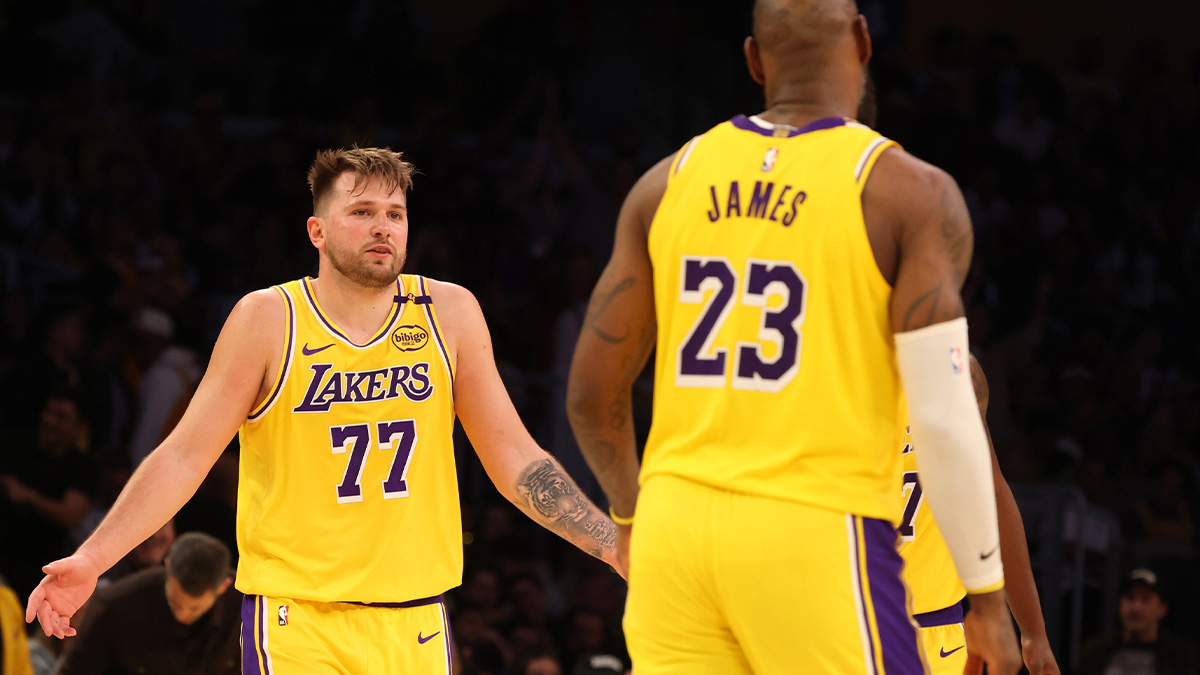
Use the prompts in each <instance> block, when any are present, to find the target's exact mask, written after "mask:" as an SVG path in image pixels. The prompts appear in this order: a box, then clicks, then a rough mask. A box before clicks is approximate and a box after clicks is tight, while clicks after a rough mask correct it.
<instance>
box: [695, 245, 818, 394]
mask: <svg viewBox="0 0 1200 675" xmlns="http://www.w3.org/2000/svg"><path fill="white" fill-rule="evenodd" d="M807 290H808V284H807V283H806V282H805V280H804V277H803V276H802V275H801V274H800V270H799V269H797V268H796V265H795V264H794V263H792V262H791V261H786V260H760V259H754V258H751V259H749V260H747V261H746V267H745V270H744V271H743V274H742V277H741V279H739V278H738V273H737V270H736V269H734V266H733V263H731V262H730V261H729V259H728V258H725V257H724V256H684V258H683V266H682V274H681V278H680V283H679V301H680V302H682V303H686V304H704V308H703V309H702V310H701V312H700V316H699V318H697V319H696V322H695V323H694V324H692V327H691V329H689V330H688V332H687V335H686V336H685V337H684V339H683V342H682V343H681V344H680V345H679V348H678V350H677V352H676V364H677V365H676V370H675V384H676V386H680V387H700V388H719V387H724V386H725V383H726V376H727V374H728V368H729V359H728V352H729V350H728V348H725V347H718V348H714V347H713V343H714V342H715V341H716V338H717V334H718V333H720V332H721V328H722V327H723V326H724V325H725V322H726V321H728V320H729V315H730V313H731V312H732V311H733V307H734V303H735V302H738V303H740V304H742V305H744V306H748V307H758V308H761V310H762V318H761V320H760V323H759V326H758V335H757V336H756V337H757V340H755V341H749V340H738V341H737V343H736V346H735V349H734V356H733V378H732V382H731V386H732V387H733V388H734V389H743V390H749V391H767V392H776V391H780V390H782V389H783V388H784V387H785V386H787V384H788V383H789V382H791V381H792V379H793V378H794V377H795V376H796V373H797V372H798V371H799V369H800V347H801V344H800V343H801V339H802V336H801V334H800V327H801V326H802V325H803V324H804V304H805V299H806V294H807ZM735 296H736V297H735ZM767 343H770V344H772V345H774V347H775V349H774V356H772V357H767V356H766V354H765V350H764V349H763V347H764V346H765V345H766V344H767Z"/></svg>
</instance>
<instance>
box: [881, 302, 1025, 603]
mask: <svg viewBox="0 0 1200 675" xmlns="http://www.w3.org/2000/svg"><path fill="white" fill-rule="evenodd" d="M895 339H896V360H897V362H898V364H899V366H900V376H901V378H902V379H903V381H904V392H905V394H906V395H907V397H908V415H909V423H910V425H911V426H912V437H913V449H914V450H915V451H916V453H917V455H916V457H917V468H918V470H919V471H920V476H921V487H922V489H924V491H925V498H926V499H928V500H929V506H930V508H931V509H933V517H934V519H935V520H936V521H937V524H938V528H939V529H941V531H942V536H943V537H944V538H945V540H946V546H947V548H949V549H950V556H951V557H952V558H953V559H954V566H955V567H956V568H958V576H959V578H960V579H961V580H962V584H963V586H964V587H966V589H967V590H968V591H984V590H995V587H996V586H997V584H999V583H1001V582H1003V580H1004V568H1003V567H1002V566H1001V564H1000V530H999V528H998V526H997V523H996V494H995V488H994V486H993V484H992V458H991V453H990V451H989V450H988V443H987V435H986V432H985V431H984V428H983V422H982V420H981V419H980V417H979V407H978V405H979V404H978V403H977V402H976V399H975V388H974V387H973V386H972V383H971V370H970V353H969V352H968V351H967V320H966V319H965V318H959V319H955V320H953V321H947V322H944V323H938V324H934V325H932V326H927V327H925V328H920V329H917V330H914V331H908V332H906V333H898V334H896V336H895Z"/></svg>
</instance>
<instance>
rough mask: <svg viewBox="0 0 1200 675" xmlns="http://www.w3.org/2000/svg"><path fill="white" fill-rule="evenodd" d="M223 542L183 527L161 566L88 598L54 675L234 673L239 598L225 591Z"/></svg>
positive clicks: (228, 580)
mask: <svg viewBox="0 0 1200 675" xmlns="http://www.w3.org/2000/svg"><path fill="white" fill-rule="evenodd" d="M230 557H231V556H230V553H229V548H228V547H226V546H225V545H224V544H222V543H221V542H220V541H219V540H217V539H216V538H214V537H211V536H209V535H206V534H201V533H198V532H188V533H186V534H183V535H181V536H180V537H179V539H177V540H176V541H175V544H174V545H173V546H171V550H170V552H169V553H168V554H167V559H166V565H165V566H163V567H153V568H150V569H145V570H142V571H140V572H136V573H134V574H132V575H130V576H128V577H125V578H124V579H121V580H120V581H118V582H116V583H114V584H112V585H111V586H108V587H107V588H105V589H103V590H101V591H100V592H98V593H97V594H96V596H95V597H94V598H93V599H92V601H91V602H90V603H89V606H88V611H87V615H86V618H85V619H84V621H83V624H82V625H81V626H80V627H79V634H78V636H76V638H75V640H74V641H73V642H72V643H71V646H70V647H69V648H68V649H67V652H66V653H65V654H64V655H63V660H62V663H61V664H60V665H59V669H58V671H57V672H58V673H59V674H60V675H125V674H126V673H128V674H130V675H133V674H135V673H136V674H140V675H156V674H159V673H161V674H162V675H167V674H170V675H192V674H195V675H201V674H203V675H216V674H220V675H237V674H238V673H240V672H241V663H240V659H241V649H240V647H239V645H238V632H239V626H240V620H241V617H240V611H241V604H240V602H239V600H240V597H239V596H238V594H237V593H226V591H227V590H228V589H229V586H230V584H231V582H232V578H231V577H230V571H231V570H230Z"/></svg>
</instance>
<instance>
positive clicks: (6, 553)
mask: <svg viewBox="0 0 1200 675" xmlns="http://www.w3.org/2000/svg"><path fill="white" fill-rule="evenodd" d="M633 4H634V3H631V2H614V3H599V2H573V3H557V2H551V1H549V0H531V1H529V2H513V3H509V6H508V8H507V9H504V10H502V11H499V12H497V13H495V14H494V15H492V16H491V17H490V18H488V20H487V21H485V22H484V23H482V24H481V25H480V27H479V28H478V30H477V31H476V32H475V33H474V35H473V36H472V37H471V38H470V39H469V40H467V41H465V42H463V43H462V44H461V46H459V47H458V48H456V49H454V50H453V51H448V48H447V47H446V46H445V45H446V42H445V40H443V39H442V38H441V36H439V34H438V33H437V31H436V30H435V28H434V24H433V23H432V22H431V21H430V19H429V17H428V16H427V15H426V14H425V13H424V12H423V10H422V9H421V7H420V6H419V5H418V4H416V3H411V2H402V1H388V2H373V1H371V0H359V1H358V2H353V3H341V2H333V0H327V1H325V2H320V3H315V5H314V7H313V8H311V9H306V10H303V11H301V10H298V9H296V8H295V7H293V6H292V3H285V2H282V1H281V0H253V1H249V0H247V1H235V0H225V1H223V2H222V1H218V2H204V3H199V2H170V3H166V2H156V1H154V0H97V1H95V2H65V1H62V0H58V1H51V2H40V3H25V4H23V5H20V6H10V7H6V8H4V12H6V14H5V15H4V16H3V17H2V18H0V62H4V63H6V64H12V65H9V66H6V67H4V68H2V69H0V423H2V424H3V429H4V434H3V439H2V440H0V572H2V573H3V575H4V577H5V578H6V579H7V581H8V583H9V584H10V585H11V586H12V587H13V588H14V589H15V590H16V591H17V593H18V595H19V596H20V597H21V598H24V597H26V595H27V594H28V592H29V590H30V589H31V587H32V585H33V584H34V583H36V581H37V579H38V578H40V572H39V567H40V565H41V564H44V563H45V562H48V561H49V560H51V559H53V558H55V557H58V556H60V555H62V554H64V553H66V552H69V551H70V550H72V549H73V548H74V546H75V545H76V544H77V543H78V542H79V541H81V540H82V538H83V537H85V536H86V534H87V533H88V532H89V531H90V528H91V527H94V526H95V524H96V523H97V522H98V519H99V518H100V517H102V515H103V513H104V512H105V510H106V508H107V507H108V506H109V505H110V504H111V503H112V500H113V499H114V497H115V495H116V494H117V493H118V492H119V490H120V488H121V486H122V485H123V483H124V481H125V480H126V479H127V478H128V476H129V473H130V471H131V470H132V468H133V467H135V466H136V465H137V462H138V461H140V459H141V458H142V457H144V456H145V454H146V453H147V452H149V451H150V450H151V449H152V448H153V447H154V446H155V444H156V443H157V442H158V441H159V440H161V438H162V437H163V435H164V434H165V433H166V432H167V431H169V429H170V428H171V426H172V425H173V423H174V421H175V420H177V419H178V415H179V413H180V412H181V411H182V409H183V407H185V406H186V403H187V401H188V400H189V398H190V395H191V393H192V391H194V388H195V386H196V383H197V381H198V378H199V377H200V375H201V373H202V372H203V368H204V364H205V361H206V358H207V355H208V353H209V351H210V349H211V346H212V344H213V341H214V340H215V338H216V335H217V333H218V332H219V330H220V328H221V325H222V322H223V321H224V319H225V317H226V315H227V314H228V312H229V310H230V309H231V308H232V306H233V304H234V303H235V302H236V301H237V299H238V298H239V297H240V296H241V295H242V294H244V293H246V292H248V291H250V290H253V289H256V288H261V287H264V286H268V285H271V284H275V283H280V282H283V281H286V280H289V279H293V278H297V277H299V276H303V275H305V274H315V270H316V255H315V252H314V251H313V250H312V249H311V248H310V244H309V243H308V241H307V240H306V237H305V231H304V228H303V222H304V220H305V218H306V217H307V216H308V215H309V214H310V213H311V198H310V195H309V193H308V189H307V185H306V183H305V173H306V170H307V167H308V164H309V162H311V160H312V158H313V155H314V153H315V151H316V150H317V149H320V148H325V147H337V146H348V145H350V144H354V143H357V144H359V145H387V146H390V147H392V148H393V149H398V150H402V151H403V152H404V153H405V154H406V156H408V157H409V158H410V159H411V160H412V161H413V162H414V163H415V164H416V166H417V168H418V170H419V171H420V175H418V177H417V179H416V182H415V186H414V189H413V191H412V193H411V194H410V196H409V204H410V214H411V222H412V229H411V233H410V236H409V242H408V263H407V265H406V270H407V271H411V272H415V273H419V274H424V275H428V276H431V277H435V278H439V279H444V280H448V281H453V282H456V283H460V284H462V285H464V286H466V287H467V288H469V289H471V290H472V291H473V292H474V293H475V294H476V295H477V296H478V297H479V299H480V302H481V304H482V306H483V309H484V312H485V314H486V317H487V319H488V323H489V326H490V328H491V331H492V335H493V338H494V342H495V351H496V358H497V362H498V364H499V365H500V368H501V373H502V375H503V377H504V379H505V382H506V384H507V385H508V387H509V391H510V394H511V396H512V397H513V399H514V402H515V403H516V405H517V407H518V410H519V411H520V413H521V416H522V418H523V419H524V421H525V423H526V424H527V426H528V427H529V428H530V430H531V431H532V432H533V433H534V435H535V437H537V438H538V439H539V441H540V442H541V443H542V444H543V445H544V446H545V447H546V448H547V449H548V450H549V451H551V452H552V453H554V454H556V455H558V456H559V457H560V458H561V459H562V461H563V463H564V465H565V466H566V467H567V468H568V469H569V470H570V471H571V472H572V473H573V475H574V476H575V477H576V479H577V480H579V482H580V484H581V486H583V487H584V489H585V490H587V491H589V492H590V493H591V494H592V495H593V497H596V498H599V497H600V495H599V493H598V491H597V490H596V486H595V482H594V480H593V479H591V477H590V474H589V473H588V472H587V470H586V467H585V466H584V465H583V463H582V460H581V459H580V458H579V455H578V450H577V449H576V448H575V446H574V442H573V440H572V438H571V433H570V430H569V428H568V426H567V424H566V420H565V414H564V410H563V399H564V388H565V375H566V372H567V368H568V366H569V362H570V355H571V350H572V349H573V347H574V341H575V337H576V336H577V334H578V330H579V327H580V326H581V325H582V320H583V312H584V307H585V305H586V301H587V296H588V293H589V292H590V290H591V287H592V285H593V283H594V282H595V279H596V276H597V275H598V272H599V269H600V268H601V267H602V266H603V264H604V262H605V260H606V259H607V255H608V251H609V249H610V247H611V238H612V232H613V225H614V223H615V220H616V214H617V211H618V209H619V207H620V204H621V201H622V199H623V198H624V195H625V194H626V192H627V191H628V189H629V188H630V187H631V186H632V184H633V182H634V181H635V180H636V179H637V177H638V176H639V175H640V174H641V172H642V171H644V170H645V169H647V168H648V167H649V166H650V165H651V164H652V163H653V162H654V161H656V160H657V159H659V158H661V157H662V156H665V155H667V154H669V153H670V152H673V151H674V150H675V149H676V148H678V147H679V146H681V145H683V144H684V143H685V142H687V140H688V139H689V138H691V137H692V136H693V135H695V134H697V133H701V132H703V131H704V130H705V129H707V128H708V127H710V126H712V125H713V124H715V123H717V122H719V121H721V120H722V119H727V118H728V117H731V116H732V115H734V114H737V113H747V114H749V113H754V112H757V111H758V110H760V109H761V105H762V102H761V96H760V94H758V93H756V90H755V88H754V85H753V83H752V82H751V81H750V80H749V78H748V76H746V75H745V71H744V67H743V65H742V60H741V51H740V40H741V38H742V36H744V35H745V34H746V32H747V31H748V26H749V21H748V15H747V14H746V13H745V12H744V11H743V10H742V8H740V7H732V8H730V9H728V10H722V11H718V12H703V13H701V12H689V11H686V7H687V4H686V3H683V2H668V3H652V4H651V6H649V7H646V8H642V9H640V10H638V11H639V15H640V16H641V17H642V20H640V21H638V22H629V21H628V20H626V17H627V12H628V11H629V10H630V6H632V5H633ZM731 4H732V3H731ZM316 5H320V7H316ZM860 5H862V6H863V7H864V9H865V10H874V11H876V12H877V13H880V15H881V16H885V15H886V14H887V12H890V11H892V10H891V9H889V8H892V7H894V5H895V3H889V4H888V5H887V6H886V7H883V6H881V3H875V2H863V3H860ZM283 13H286V14H287V15H288V16H289V20H290V22H291V25H292V28H291V29H290V30H289V31H288V32H286V33H285V32H283V31H282V30H281V29H280V28H279V26H278V23H279V19H278V17H279V16H280V15H281V14H283ZM297 22H298V24H299V25H300V27H299V28H297V27H296V25H297ZM883 23H884V22H880V24H881V25H882V24H883ZM895 23H896V22H894V21H893V22H892V25H893V29H892V30H891V32H886V33H879V34H877V35H876V36H875V37H876V39H877V44H876V54H875V60H874V61H873V73H874V79H875V82H876V92H877V93H876V98H877V100H878V104H879V128H880V130H881V131H882V132H883V133H884V134H886V135H888V136H890V137H892V138H894V139H896V140H898V141H899V142H900V143H901V144H903V145H904V146H905V147H906V148H907V149H908V150H909V151H911V152H913V153H914V154H916V155H918V156H919V157H922V158H923V159H926V160H928V161H930V162H933V163H935V164H937V165H939V166H942V167H944V168H945V169H947V170H948V171H950V173H951V174H953V175H954V176H955V178H956V179H957V180H958V182H959V183H960V185H961V186H962V188H963V191H964V194H965V196H966V199H967V203H968V206H969V209H970V212H971V216H972V220H973V223H974V226H975V235H976V236H975V239H976V254H975V259H974V264H973V268H972V272H971V275H970V277H969V278H968V281H967V284H966V288H965V289H964V299H965V302H966V306H967V313H968V318H969V322H970V327H971V339H972V347H973V349H974V350H975V351H976V353H977V355H978V357H979V359H980V362H981V363H982V365H983V367H984V369H985V371H986V373H987V375H988V378H989V381H990V384H991V407H990V411H989V419H988V421H989V424H990V428H991V432H992V434H993V437H994V440H995V445H996V451H997V454H998V456H999V458H1000V464H1001V467H1002V468H1003V470H1004V472H1005V474H1006V477H1007V478H1008V480H1009V481H1010V482H1012V483H1014V484H1025V485H1043V484H1063V485H1073V486H1075V487H1077V488H1078V490H1079V491H1080V492H1081V493H1082V494H1083V495H1084V497H1085V498H1086V500H1087V502H1088V503H1089V504H1090V505H1091V506H1093V507H1095V508H1098V509H1103V510H1105V511H1106V512H1108V513H1111V514H1112V515H1113V516H1114V517H1115V519H1116V521H1117V522H1119V524H1120V533H1119V534H1120V535H1121V538H1122V540H1123V542H1124V546H1123V548H1122V556H1123V558H1122V564H1123V565H1124V566H1125V567H1130V566H1133V564H1134V563H1135V562H1137V563H1139V564H1155V565H1157V566H1158V567H1159V568H1160V569H1162V570H1163V571H1164V579H1168V580H1169V581H1173V582H1174V583H1173V584H1171V588H1172V589H1173V594H1174V598H1173V599H1174V602H1173V604H1172V613H1171V614H1170V615H1168V617H1167V625H1172V621H1177V622H1179V623H1177V624H1176V625H1183V622H1185V621H1188V620H1189V619H1188V617H1189V616H1190V617H1192V619H1191V620H1196V617H1197V616H1198V615H1197V613H1196V608H1197V607H1198V606H1200V587H1198V586H1197V585H1196V583H1195V582H1194V581H1192V582H1191V585H1189V580H1188V578H1187V576H1188V575H1185V574H1177V575H1175V576H1174V577H1172V576H1171V572H1170V570H1172V569H1186V568H1187V567H1188V566H1189V565H1192V564H1194V563H1195V561H1196V560H1197V543H1198V541H1200V540H1198V536H1197V530H1196V526H1195V523H1196V522H1197V517H1198V516H1200V512H1198V511H1197V504H1198V502H1197V493H1196V486H1197V484H1198V481H1200V340H1197V339H1196V335H1197V333H1198V330H1200V325H1198V324H1200V312H1197V310H1196V306H1197V299H1200V264H1197V263H1200V165H1198V163H1197V157H1198V156H1200V155H1198V153H1197V149H1198V148H1200V105H1198V104H1200V57H1198V58H1197V59H1196V60H1194V61H1192V62H1190V63H1186V62H1176V61H1172V60H1171V59H1170V58H1169V57H1168V55H1167V54H1168V53H1167V51H1166V50H1164V49H1163V48H1162V45H1158V44H1154V43H1146V44H1144V45H1142V46H1140V47H1139V48H1138V49H1137V50H1135V51H1133V52H1130V53H1124V52H1114V51H1111V50H1108V49H1106V45H1105V44H1104V43H1103V42H1102V41H1100V40H1096V39H1084V40H1082V41H1080V42H1079V43H1078V44H1077V45H1075V46H1074V53H1075V57H1074V59H1073V61H1072V63H1071V65H1070V66H1069V67H1066V68H1060V69H1050V68H1048V67H1046V66H1044V65H1040V64H1038V63H1034V62H1031V61H1029V60H1027V59H1026V58H1024V57H1023V55H1022V54H1021V53H1020V52H1019V51H1018V50H1017V48H1016V46H1015V42H1014V41H1013V40H1012V39H1011V38H1009V37H1007V36H1004V35H989V36H985V37H981V38H976V37H968V36H966V35H962V34H959V33H956V32H954V31H951V30H946V31H943V32H941V33H938V34H937V35H936V36H934V38H933V39H932V40H931V42H930V44H929V45H928V59H927V64H922V65H920V66H913V65H909V64H907V63H906V62H905V61H904V60H903V59H902V58H901V54H902V52H901V50H900V49H899V45H900V44H901V41H902V38H903V36H902V35H900V34H899V33H897V32H896V31H895V29H894V26H895ZM310 35H324V36H326V37H325V39H322V40H314V39H308V38H305V39H300V38H299V37H297V36H310ZM384 38H386V39H384ZM650 389H651V387H650V383H649V381H648V380H647V379H645V377H643V380H642V381H641V382H640V384H639V387H638V392H639V396H638V398H637V400H636V401H635V409H636V414H637V416H638V419H639V427H640V429H641V432H642V433H643V434H644V432H645V430H646V429H647V428H648V423H649V418H650V405H651V397H650ZM458 446H459V447H458V448H457V453H458V462H459V471H460V474H461V477H462V480H461V487H462V495H463V500H464V518H465V527H466V530H467V534H466V541H467V548H466V551H467V553H466V559H467V571H466V574H465V578H464V582H463V586H462V587H461V588H460V589H457V590H455V591H454V592H453V593H452V594H451V598H450V600H451V601H452V610H453V612H452V614H453V621H454V636H455V640H456V641H457V643H458V647H459V649H460V651H461V656H462V663H463V664H464V673H477V674H483V673H494V674H499V673H516V674H520V673H525V672H531V673H533V672H536V673H549V674H550V675H553V674H554V673H568V674H569V673H571V672H573V671H572V669H573V668H574V667H575V665H576V663H578V662H580V661H581V660H582V661H584V662H588V661H589V659H585V658H584V657H585V655H594V654H614V655H616V656H618V657H620V658H623V657H624V653H623V645H622V639H621V634H620V623H619V622H620V615H621V610H622V598H623V595H624V592H623V584H622V582H621V581H620V579H619V578H618V577H617V576H616V575H615V574H613V573H612V572H611V571H609V570H607V569H606V568H604V566H603V565H601V564H599V563H596V562H595V561H593V560H591V559H590V558H587V557H586V556H584V555H583V554H580V553H578V552H577V551H575V550H574V549H572V548H570V547H569V546H567V545H565V544H564V543H563V542H559V541H557V540H554V539H553V538H552V537H551V535H548V534H547V533H545V532H544V531H543V530H541V529H540V528H537V527H535V526H534V525H533V524H532V523H530V522H527V521H526V520H525V519H524V518H523V517H521V516H520V514H519V513H518V512H516V511H515V509H512V508H511V507H509V506H508V505H507V504H504V503H502V500H501V499H500V497H499V496H498V494H497V493H495V491H494V490H493V489H492V488H491V487H490V484H489V483H488V481H487V479H486V476H484V475H483V472H482V469H481V468H480V467H479V466H478V462H477V461H476V460H474V459H473V456H472V453H471V451H470V448H469V446H468V444H467V441H466V439H465V438H464V437H461V434H460V438H459V443H458ZM897 450H899V449H897ZM236 457H237V447H236V442H234V443H232V444H231V446H230V448H229V449H228V450H227V452H226V455H225V457H223V458H222V460H221V461H219V462H218V465H217V467H216V468H215V470H214V472H213V473H212V474H211V475H210V477H209V479H208V480H207V481H206V482H205V484H204V486H203V487H202V488H201V491H200V493H199V494H198V495H197V496H196V498H194V499H193V500H192V501H191V502H190V503H189V504H188V505H187V507H185V509H184V511H183V512H181V513H180V515H179V517H178V518H177V519H176V521H175V523H174V528H175V529H176V530H178V531H180V532H183V531H189V530H201V531H205V532H209V533H211V534H213V535H215V536H216V537H218V538H219V539H221V540H223V541H225V542H227V543H228V544H229V545H230V547H231V548H234V550H236V546H235V545H234V541H233V528H234V520H233V518H234V515H233V514H234V505H235V495H236V463H237V462H236ZM899 487H900V486H899V485H898V486H897V498H899V494H900V491H899ZM162 550H163V551H164V552H165V550H166V549H165V547H162ZM1181 561H1182V562H1181ZM136 564H137V561H130V563H129V567H130V570H127V571H131V570H132V569H134V568H135V566H136ZM119 573H120V571H118V574H119ZM1041 592H1042V595H1043V596H1044V597H1046V596H1053V594H1055V593H1058V592H1060V589H1046V588H1043V589H1041ZM1189 612H1190V614H1189ZM1094 629H1095V625H1093V626H1090V627H1089V631H1090V630H1094ZM54 648H55V649H57V648H58V647H57V646H55V647H54ZM539 658H540V660H539ZM1060 660H1061V659H1060ZM531 663H532V665H529V668H535V669H534V670H529V669H527V668H526V665H527V664H531ZM539 663H540V664H541V665H537V664H539ZM549 664H553V665H549ZM536 668H543V669H542V670H537V669H536ZM555 668H557V670H555ZM580 672H585V671H580ZM586 672H605V671H603V670H594V671H586Z"/></svg>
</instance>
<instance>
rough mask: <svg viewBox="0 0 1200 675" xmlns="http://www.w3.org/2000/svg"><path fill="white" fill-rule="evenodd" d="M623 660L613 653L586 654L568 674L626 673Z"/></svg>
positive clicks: (614, 674)
mask: <svg viewBox="0 0 1200 675" xmlns="http://www.w3.org/2000/svg"><path fill="white" fill-rule="evenodd" d="M627 672H628V670H627V669H626V668H625V662H624V661H622V660H621V658H620V657H618V656H616V655H614V654H586V655H584V656H583V658H581V659H579V661H578V662H577V663H576V664H575V668H574V669H572V670H571V672H570V674H569V675H626V673H627Z"/></svg>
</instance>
